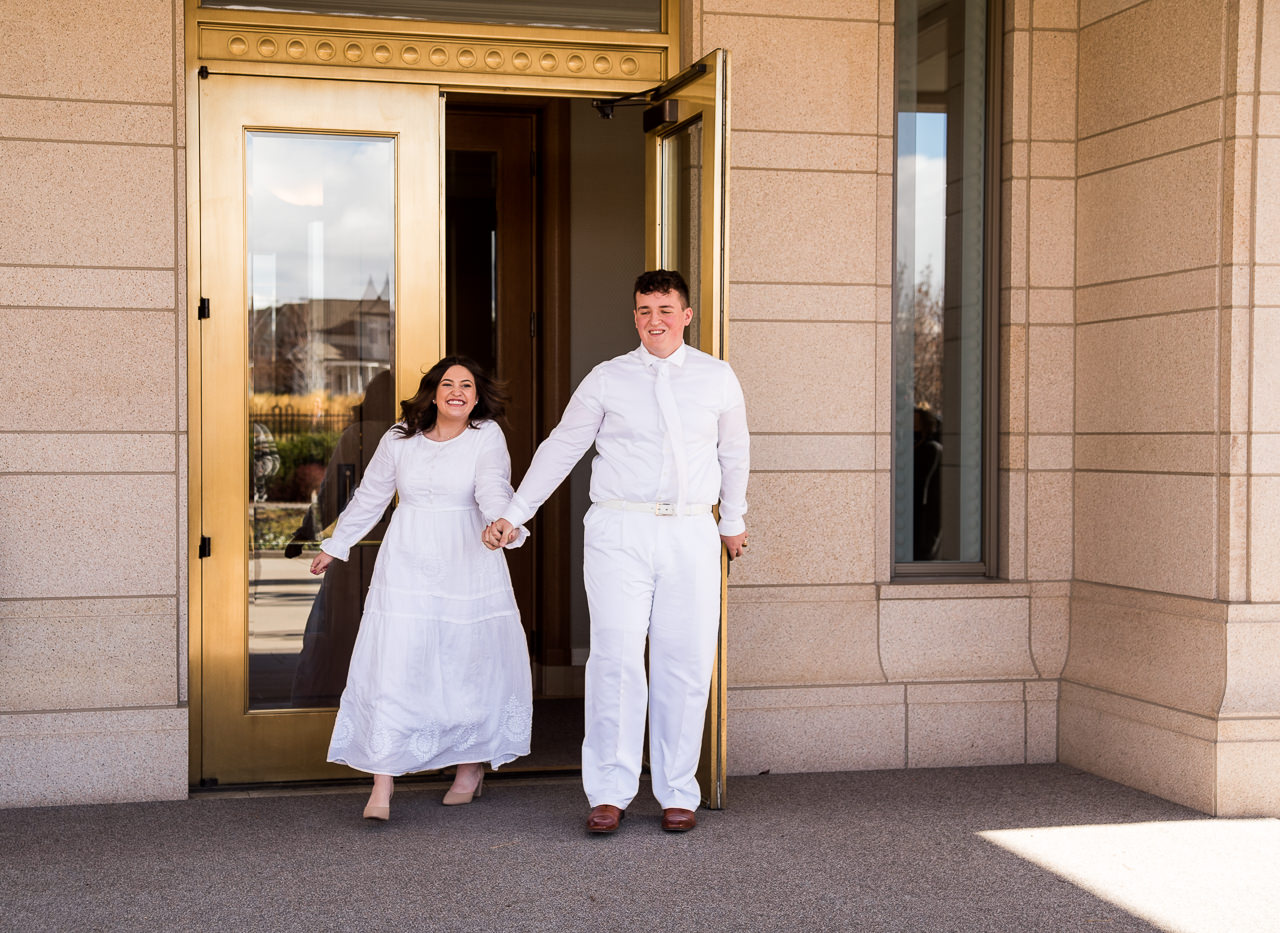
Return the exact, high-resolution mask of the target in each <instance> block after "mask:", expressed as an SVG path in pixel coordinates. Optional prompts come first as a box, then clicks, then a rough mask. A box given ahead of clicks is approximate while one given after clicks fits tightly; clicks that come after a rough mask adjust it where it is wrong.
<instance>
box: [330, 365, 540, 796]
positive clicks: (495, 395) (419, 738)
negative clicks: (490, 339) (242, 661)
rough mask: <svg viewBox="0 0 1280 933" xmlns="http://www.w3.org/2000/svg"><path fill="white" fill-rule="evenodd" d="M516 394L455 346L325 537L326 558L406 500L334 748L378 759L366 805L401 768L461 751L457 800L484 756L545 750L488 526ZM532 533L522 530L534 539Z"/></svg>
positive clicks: (495, 510)
mask: <svg viewBox="0 0 1280 933" xmlns="http://www.w3.org/2000/svg"><path fill="white" fill-rule="evenodd" d="M505 401H506V398H505V396H504V395H503V394H502V392H501V391H500V390H499V388H498V387H497V386H496V385H495V384H494V382H493V381H492V380H491V379H490V378H489V377H488V376H487V375H485V373H484V372H483V371H482V370H481V369H480V367H478V366H477V365H476V364H475V363H474V362H472V361H471V360H468V359H466V358H465V357H460V356H447V357H445V358H444V359H442V360H441V361H440V362H439V363H437V364H436V365H435V366H433V367H431V369H430V371H428V372H427V374H426V375H425V376H423V377H422V382H421V383H420V384H419V386H418V392H417V394H416V395H415V396H414V397H413V398H411V399H408V400H406V401H403V402H401V403H400V421H399V423H397V424H396V425H394V426H393V427H392V428H391V429H390V430H389V431H387V433H386V434H384V435H383V437H382V440H381V441H380V442H379V444H378V449H377V452H376V453H374V455H373V459H372V460H370V461H369V465H368V467H367V468H366V469H365V472H364V477H363V479H362V480H361V482H360V485H359V487H358V488H357V489H356V491H355V493H354V495H353V496H352V497H351V501H350V502H349V503H348V504H347V507H346V508H345V509H344V510H343V512H342V515H341V517H340V518H339V519H338V524H337V527H336V528H335V530H334V533H333V537H331V538H328V539H327V540H325V541H324V542H323V543H322V544H321V546H320V547H321V552H322V553H320V554H318V555H317V556H316V558H315V560H314V561H313V562H312V564H311V572H312V573H314V574H321V573H324V572H325V569H326V568H327V567H328V566H329V564H330V563H332V562H333V561H334V560H346V558H347V556H348V554H349V552H350V549H351V547H352V546H353V545H354V544H355V543H356V542H357V541H359V540H360V539H361V538H362V537H363V536H364V535H365V534H367V533H368V531H369V530H370V529H371V528H373V527H374V525H375V524H377V522H378V520H379V519H380V518H381V517H382V515H383V513H384V511H385V510H386V508H387V506H388V504H390V502H391V500H392V497H393V496H394V495H396V494H397V493H398V494H399V497H400V499H399V503H398V505H397V506H396V508H395V510H394V512H393V513H392V517H391V523H390V525H389V526H388V528H387V532H386V536H385V538H384V540H383V542H382V547H381V549H380V550H379V552H378V557H377V561H376V563H375V565H374V571H373V581H372V584H371V585H370V587H369V595H368V596H367V597H366V599H365V604H364V615H363V617H362V618H361V620H360V631H359V634H358V635H357V636H356V643H355V648H354V650H353V652H352V655H351V667H350V670H349V672H348V674H347V685H346V689H345V690H344V691H343V693H342V700H341V703H340V706H339V709H338V718H337V720H336V722H335V723H334V727H333V738H332V740H331V741H330V744H329V756H328V760H329V761H333V762H337V763H339V764H344V765H348V766H350V767H352V768H356V769H358V770H360V771H365V772H369V773H371V774H373V793H372V794H370V796H369V802H368V805H367V806H366V807H365V808H364V816H365V818H366V819H374V820H386V819H389V818H390V813H391V793H392V789H393V779H394V777H395V776H396V775H401V774H407V773H409V772H412V771H429V770H436V769H439V768H446V767H449V766H451V765H457V774H456V777H455V778H454V782H453V786H452V787H450V788H449V791H448V793H446V794H445V797H444V803H446V804H451V805H452V804H463V803H470V802H471V800H472V798H473V797H478V796H480V792H481V790H482V787H483V782H484V763H485V762H489V763H490V764H491V765H492V766H493V767H494V768H497V767H499V766H501V765H503V764H506V763H507V762H509V761H512V760H513V759H515V758H518V757H519V756H521V755H527V754H529V730H530V725H531V721H532V717H533V703H532V689H531V684H530V676H529V655H528V649H527V647H526V644H525V636H524V629H523V628H522V627H521V625H520V614H519V611H518V610H517V608H516V601H515V595H514V593H513V592H512V589H511V577H510V575H509V573H508V572H507V562H506V558H505V557H504V556H503V555H502V554H501V552H500V551H496V550H488V549H486V546H485V545H484V544H483V543H482V540H481V535H482V533H483V531H484V529H485V526H486V525H487V524H488V523H489V522H491V521H493V520H494V519H496V518H498V517H499V516H500V515H501V514H502V511H503V509H505V508H506V506H507V503H508V501H509V500H510V499H511V492H512V490H511V457H510V455H509V454H508V453H507V442H506V438H505V437H504V436H503V433H502V429H501V428H499V427H498V425H497V424H496V423H495V421H494V419H496V418H499V417H501V416H502V413H503V410H504V407H505ZM525 537H526V533H525V531H524V529H520V534H519V535H518V536H517V538H516V539H515V540H514V541H513V542H512V543H511V545H510V546H516V547H518V546H519V545H520V544H523V543H524V539H525Z"/></svg>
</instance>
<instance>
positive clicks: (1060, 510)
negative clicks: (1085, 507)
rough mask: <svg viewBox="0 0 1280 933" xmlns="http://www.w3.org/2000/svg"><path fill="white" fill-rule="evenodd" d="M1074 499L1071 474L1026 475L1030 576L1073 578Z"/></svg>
mask: <svg viewBox="0 0 1280 933" xmlns="http://www.w3.org/2000/svg"><path fill="white" fill-rule="evenodd" d="M1071 506H1072V502H1071V474H1070V473H1065V472H1064V473H1046V472H1037V473H1028V474H1027V576H1028V577H1029V578H1030V579H1032V580H1067V579H1070V578H1071V569H1072V568H1071V559H1072V554H1071V548H1072V535H1071V524H1072V508H1071Z"/></svg>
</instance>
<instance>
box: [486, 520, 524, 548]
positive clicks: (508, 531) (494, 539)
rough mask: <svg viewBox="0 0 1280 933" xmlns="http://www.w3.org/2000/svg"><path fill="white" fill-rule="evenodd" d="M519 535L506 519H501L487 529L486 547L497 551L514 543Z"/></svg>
mask: <svg viewBox="0 0 1280 933" xmlns="http://www.w3.org/2000/svg"><path fill="white" fill-rule="evenodd" d="M517 534H519V532H518V531H517V529H515V528H513V527H512V526H511V523H510V522H509V521H507V520H506V519H505V518H500V519H498V520H497V521H496V522H493V523H491V524H490V525H489V526H488V527H487V528H485V530H484V546H485V547H487V548H488V549H489V550H491V551H496V550H498V548H502V547H506V546H507V545H508V544H510V543H511V542H512V541H514V540H515V539H516V535H517Z"/></svg>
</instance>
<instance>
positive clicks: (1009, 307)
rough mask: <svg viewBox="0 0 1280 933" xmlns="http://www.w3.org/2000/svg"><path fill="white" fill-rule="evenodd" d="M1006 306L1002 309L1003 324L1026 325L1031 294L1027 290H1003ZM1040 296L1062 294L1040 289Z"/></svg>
mask: <svg viewBox="0 0 1280 933" xmlns="http://www.w3.org/2000/svg"><path fill="white" fill-rule="evenodd" d="M1002 291H1003V297H1004V299H1005V300H1004V301H1003V302H1002V304H1003V305H1004V306H1003V307H1002V308H1001V311H1002V314H1001V319H1000V323H1001V324H1025V323H1027V317H1028V315H1027V307H1028V304H1029V303H1030V302H1029V298H1030V292H1029V291H1028V289H1025V288H1006V289H1003V290H1002ZM1037 294H1038V295H1056V294H1061V292H1058V291H1053V290H1050V289H1043V288H1042V289H1039V290H1038V291H1037ZM1046 323H1047V322H1046Z"/></svg>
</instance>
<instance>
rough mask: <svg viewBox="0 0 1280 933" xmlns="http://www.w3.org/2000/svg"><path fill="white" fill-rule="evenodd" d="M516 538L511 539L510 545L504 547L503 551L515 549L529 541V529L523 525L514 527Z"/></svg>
mask: <svg viewBox="0 0 1280 933" xmlns="http://www.w3.org/2000/svg"><path fill="white" fill-rule="evenodd" d="M515 527H516V536H515V537H514V538H512V539H511V543H510V544H507V545H506V546H505V550H510V549H511V548H517V547H519V546H520V545H522V544H524V543H525V542H526V541H528V540H529V529H528V528H526V527H524V525H516V526H515Z"/></svg>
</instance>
